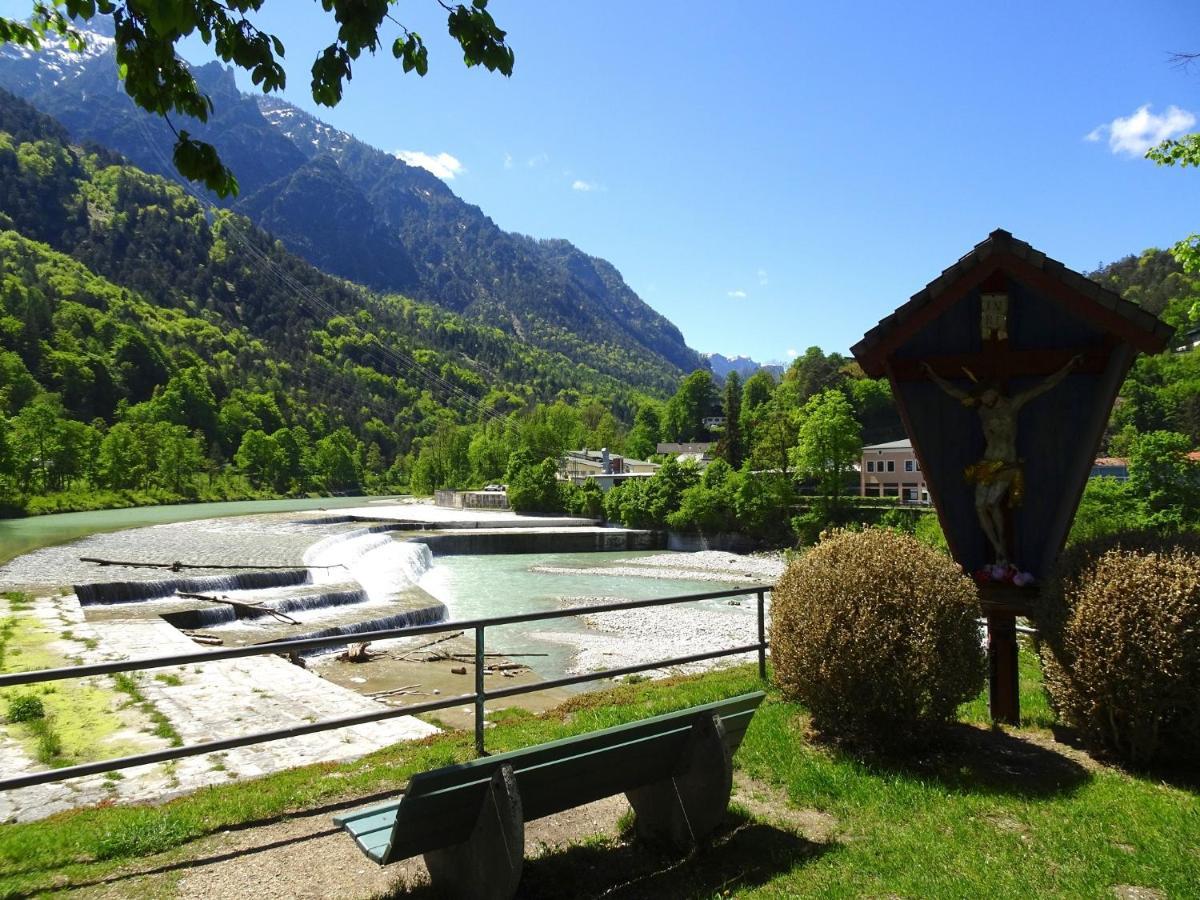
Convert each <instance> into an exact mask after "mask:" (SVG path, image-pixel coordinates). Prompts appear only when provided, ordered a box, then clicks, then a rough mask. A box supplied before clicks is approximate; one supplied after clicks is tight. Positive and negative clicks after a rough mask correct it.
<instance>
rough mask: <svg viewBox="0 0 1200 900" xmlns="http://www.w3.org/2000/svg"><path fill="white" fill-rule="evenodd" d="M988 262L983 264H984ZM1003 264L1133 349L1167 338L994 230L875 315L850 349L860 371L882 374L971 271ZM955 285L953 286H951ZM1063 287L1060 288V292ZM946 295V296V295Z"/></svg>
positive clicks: (1153, 348)
mask: <svg viewBox="0 0 1200 900" xmlns="http://www.w3.org/2000/svg"><path fill="white" fill-rule="evenodd" d="M985 263H986V264H989V265H985ZM1001 267H1002V268H1003V269H1005V270H1006V271H1008V272H1010V273H1011V274H1013V275H1014V276H1016V277H1017V278H1018V280H1021V281H1029V282H1033V285H1032V286H1034V287H1039V288H1041V289H1043V292H1046V291H1049V292H1055V293H1057V294H1058V299H1066V298H1065V297H1064V296H1063V295H1064V294H1070V295H1074V297H1075V298H1076V299H1082V300H1083V301H1084V302H1085V303H1086V305H1087V308H1088V309H1087V312H1088V315H1089V317H1090V318H1092V319H1094V321H1095V322H1096V324H1097V325H1098V326H1099V327H1101V328H1104V329H1105V330H1107V331H1110V332H1114V333H1115V334H1117V335H1118V336H1119V337H1121V338H1122V339H1123V340H1125V341H1128V342H1129V343H1130V344H1132V345H1133V346H1135V347H1137V349H1139V350H1142V351H1144V352H1147V353H1157V352H1158V351H1159V350H1161V349H1162V348H1163V347H1165V346H1166V343H1167V341H1169V340H1170V339H1171V336H1172V329H1171V328H1170V327H1169V326H1168V325H1165V324H1164V323H1162V322H1160V321H1159V320H1158V319H1157V318H1156V317H1154V316H1152V315H1150V313H1148V312H1146V311H1145V310H1144V309H1142V308H1141V307H1140V306H1138V305H1137V304H1136V303H1130V302H1129V301H1128V300H1125V299H1122V297H1121V296H1120V295H1119V294H1115V293H1113V292H1112V291H1110V290H1108V288H1105V287H1102V286H1101V285H1099V284H1097V283H1096V282H1094V281H1092V280H1090V279H1088V278H1085V277H1084V276H1083V275H1080V274H1079V273H1078V272H1075V271H1072V270H1071V269H1068V268H1067V267H1066V266H1065V265H1063V264H1062V263H1060V262H1059V261H1058V260H1055V259H1051V258H1050V257H1048V256H1047V255H1046V254H1045V253H1043V252H1042V251H1040V250H1035V249H1034V248H1033V247H1031V246H1030V245H1029V244H1027V243H1025V242H1024V241H1022V240H1018V239H1017V238H1015V237H1013V236H1012V235H1011V234H1009V233H1008V232H1007V231H1004V230H1003V229H1000V228H998V229H996V230H995V231H993V232H992V233H991V234H989V235H988V236H987V238H985V239H984V240H983V241H981V242H980V243H978V244H976V245H975V247H974V248H973V249H972V250H971V251H970V252H969V253H967V254H966V255H965V256H963V257H962V258H961V259H959V260H958V262H956V263H954V265H952V266H950V267H949V268H948V269H946V270H945V271H943V272H942V274H941V275H939V276H938V277H937V278H935V279H934V280H933V281H931V282H930V283H929V284H927V285H926V286H925V287H923V288H922V289H921V290H919V291H917V293H915V294H913V295H912V297H911V298H910V299H909V301H908V302H907V303H905V304H904V305H903V306H901V307H900V308H899V309H897V310H896V311H895V312H893V313H892V314H891V315H890V316H888V317H887V318H885V319H882V320H880V322H879V324H878V325H876V326H875V327H874V328H872V329H871V330H870V331H868V332H867V333H866V334H865V335H863V339H862V340H861V341H859V342H858V343H857V344H855V345H854V346H853V347H851V348H850V351H851V352H852V353H853V354H854V357H855V359H857V360H858V361H859V363H860V364H861V365H862V367H863V369H864V371H866V373H867V374H868V375H870V376H872V377H873V378H878V377H880V376H882V375H883V374H884V358H885V357H886V356H887V355H888V354H889V353H891V352H892V351H893V350H895V349H896V347H898V346H899V345H900V344H902V343H903V342H904V341H905V340H907V339H908V338H909V337H910V336H911V335H912V334H913V333H914V332H916V331H917V330H918V329H920V328H921V327H922V326H923V325H925V324H927V323H928V322H929V321H932V320H933V319H934V318H936V317H937V316H938V315H939V314H940V313H941V312H942V309H943V308H944V307H946V306H949V305H951V304H953V302H954V301H955V299H957V298H958V297H959V296H961V295H962V294H963V293H965V290H970V289H971V288H973V287H975V286H976V285H975V284H974V283H973V282H971V281H969V280H968V283H967V284H966V285H965V290H964V280H966V276H967V275H968V274H969V273H972V272H976V271H978V272H988V271H992V270H995V269H998V268H1001ZM954 288H957V290H952V289H954ZM1063 289H1066V290H1065V291H1064V290H1063ZM948 294H950V295H951V296H949V297H947V295H948Z"/></svg>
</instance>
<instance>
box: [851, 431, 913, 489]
mask: <svg viewBox="0 0 1200 900" xmlns="http://www.w3.org/2000/svg"><path fill="white" fill-rule="evenodd" d="M858 481H859V490H858V493H859V496H862V497H899V498H900V502H902V503H928V502H929V488H928V487H926V485H925V475H924V474H923V473H922V472H921V463H920V461H919V460H918V459H917V455H916V454H915V453H914V452H913V446H912V441H910V440H908V438H905V439H904V440H901V441H888V442H887V443H884V444H871V445H870V446H869V447H863V450H862V465H861V467H860V468H859V476H858Z"/></svg>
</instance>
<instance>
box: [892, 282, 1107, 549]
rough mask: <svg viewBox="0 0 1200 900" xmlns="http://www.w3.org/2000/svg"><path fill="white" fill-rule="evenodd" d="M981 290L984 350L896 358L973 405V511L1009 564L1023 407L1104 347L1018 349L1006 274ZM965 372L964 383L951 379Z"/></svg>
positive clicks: (1097, 362) (1088, 366)
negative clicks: (978, 438)
mask: <svg viewBox="0 0 1200 900" xmlns="http://www.w3.org/2000/svg"><path fill="white" fill-rule="evenodd" d="M989 281H990V283H988V282H985V283H984V285H983V287H982V290H981V292H980V316H979V329H980V340H981V344H982V347H981V351H980V352H979V353H975V354H956V355H953V356H938V357H927V358H926V359H923V360H920V361H910V360H900V359H897V360H893V361H892V368H893V374H894V375H895V377H896V378H897V379H898V380H904V381H912V380H918V379H928V380H930V381H932V382H933V383H934V384H935V385H937V387H938V388H939V389H940V390H941V391H942V392H943V393H945V394H946V395H947V396H950V397H953V398H954V399H955V400H958V401H959V402H960V403H961V404H962V405H963V406H966V407H969V408H972V409H975V410H977V411H978V414H979V423H980V426H981V427H982V430H983V437H984V451H983V455H982V457H981V458H980V459H979V460H978V461H976V462H973V463H971V464H970V465H968V466H967V467H966V469H965V470H964V471H963V478H964V479H965V480H966V481H967V483H969V484H971V485H974V489H975V514H976V517H977V519H978V521H979V527H980V529H981V530H982V531H983V533H984V536H985V537H986V538H987V541H988V545H989V546H990V548H991V551H992V555H993V561H994V564H995V565H996V566H999V567H1002V568H1005V569H1007V568H1009V567H1010V566H1013V565H1014V563H1015V562H1016V560H1014V558H1013V556H1014V553H1013V528H1012V513H1011V511H1012V509H1013V508H1014V507H1017V506H1020V504H1021V500H1022V498H1023V495H1024V491H1025V479H1024V471H1023V466H1022V461H1021V459H1020V457H1019V456H1018V454H1017V434H1018V423H1019V420H1020V413H1021V410H1022V408H1023V407H1025V406H1026V404H1028V403H1029V402H1030V401H1032V400H1034V399H1036V398H1037V397H1040V396H1041V395H1042V394H1045V393H1047V392H1048V391H1050V390H1052V389H1053V388H1054V387H1056V386H1057V385H1058V384H1059V383H1061V382H1062V380H1063V379H1064V378H1066V377H1067V375H1068V374H1070V373H1071V372H1072V371H1076V370H1078V371H1083V372H1095V371H1099V369H1100V368H1102V367H1103V363H1104V356H1105V354H1106V352H1107V347H1105V348H1090V349H1079V350H1071V349H1065V350H1016V349H1014V348H1012V346H1011V345H1010V342H1009V321H1008V313H1009V298H1008V294H1007V293H1005V292H1004V284H1003V279H1002V278H1000V279H989ZM1033 375H1042V376H1044V377H1043V378H1042V380H1041V381H1040V382H1038V383H1037V384H1035V385H1034V386H1033V387H1031V388H1028V389H1027V390H1024V391H1021V392H1019V393H1016V394H1009V393H1008V391H1007V382H1008V381H1009V380H1010V379H1012V378H1015V377H1022V376H1033ZM964 377H965V378H966V379H967V380H968V381H969V384H970V386H969V387H967V388H965V389H964V388H962V387H959V386H957V385H955V384H954V383H953V382H952V381H951V380H950V379H959V380H961V379H962V378H964Z"/></svg>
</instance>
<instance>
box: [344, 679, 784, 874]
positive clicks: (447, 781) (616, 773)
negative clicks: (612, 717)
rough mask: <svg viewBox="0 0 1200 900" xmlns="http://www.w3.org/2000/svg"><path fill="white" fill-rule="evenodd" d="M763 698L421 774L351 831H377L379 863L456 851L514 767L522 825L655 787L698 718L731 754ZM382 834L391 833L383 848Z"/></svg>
mask: <svg viewBox="0 0 1200 900" xmlns="http://www.w3.org/2000/svg"><path fill="white" fill-rule="evenodd" d="M764 696H765V695H764V694H763V693H762V692H761V691H757V692H755V693H752V694H743V695H741V696H739V697H732V698H730V699H728V700H719V701H717V702H715V703H707V704H704V705H703V706H693V707H690V708H688V709H683V710H679V711H678V712H673V713H667V714H666V715H661V716H655V717H653V718H650V719H643V720H641V721H638V722H631V723H629V724H626V725H617V726H615V727H613V728H606V729H604V730H602V731H593V732H589V733H587V734H581V735H577V736H575V737H569V738H563V739H562V740H558V741H551V742H549V743H546V744H538V745H535V746H533V747H526V748H524V749H522V750H515V751H512V752H509V753H500V754H497V755H495V756H487V757H483V758H481V759H476V760H472V761H470V762H466V763H461V764H458V765H452V766H445V767H443V768H441V769H434V770H432V771H430V772H424V773H422V774H420V775H416V776H414V777H413V779H412V780H411V781H410V782H409V785H408V789H407V790H406V791H405V792H404V798H403V800H402V801H401V802H400V805H399V809H398V810H397V809H396V805H395V804H394V803H393V804H390V805H388V806H385V807H377V808H376V809H375V810H364V811H362V813H361V814H358V815H356V816H355V818H356V819H358V821H356V823H355V827H354V831H355V833H356V835H362V834H363V833H364V832H369V831H370V829H371V826H372V825H377V826H378V829H379V832H380V833H378V834H377V835H376V836H375V837H374V838H370V840H372V841H373V843H374V847H375V851H374V852H372V853H370V855H371V856H372V857H373V858H377V859H379V861H380V862H382V863H387V862H391V861H393V860H397V859H406V858H408V857H410V856H416V855H418V854H421V853H426V852H428V851H430V850H434V849H439V848H441V847H448V846H453V845H455V844H458V843H460V842H462V841H464V840H466V839H467V837H469V836H470V833H471V830H472V828H473V827H474V825H475V821H476V818H477V817H478V814H479V810H480V808H481V806H482V803H483V798H484V795H485V792H486V791H487V788H488V785H489V783H490V782H491V779H492V776H493V775H494V774H495V773H496V771H497V770H498V769H499V768H500V767H501V766H504V765H509V766H512V768H513V772H514V774H515V776H516V781H517V786H518V789H519V791H520V794H521V805H522V810H523V814H524V818H525V820H526V821H531V820H533V819H538V818H541V817H542V816H548V815H551V814H553V813H556V812H561V811H562V810H565V809H571V808H573V807H576V806H581V805H582V804H584V803H590V802H592V801H594V800H599V799H601V798H604V797H610V796H612V795H613V794H619V793H623V792H625V791H628V790H631V789H633V788H636V787H641V786H643V785H646V784H651V783H654V782H656V781H661V780H663V779H665V778H668V777H670V776H671V774H672V772H673V769H674V767H675V765H676V764H677V762H678V760H679V756H680V753H681V752H682V749H683V746H684V743H685V741H686V740H687V737H688V734H689V733H690V731H691V728H692V725H693V723H694V722H695V721H696V720H697V718H699V717H701V716H711V715H713V714H717V715H719V716H720V717H721V723H722V725H723V726H724V730H725V742H726V746H728V748H729V752H730V754H731V755H732V754H733V753H734V752H735V751H736V750H737V748H738V746H739V745H740V744H741V742H742V737H743V736H744V735H745V733H746V727H747V726H748V725H749V723H750V719H751V717H752V716H753V715H754V711H755V709H757V707H758V705H759V703H761V702H762V699H763V697H764ZM359 815H361V816H362V817H364V818H361V819H360V818H359ZM376 820H377V821H376ZM389 826H390V828H389ZM383 829H388V830H389V831H390V834H388V835H387V837H388V840H387V844H386V846H385V845H384V842H383V839H384V834H383V833H382V832H383ZM362 843H363V841H362V840H361V839H360V844H362ZM364 849H366V848H365V847H364Z"/></svg>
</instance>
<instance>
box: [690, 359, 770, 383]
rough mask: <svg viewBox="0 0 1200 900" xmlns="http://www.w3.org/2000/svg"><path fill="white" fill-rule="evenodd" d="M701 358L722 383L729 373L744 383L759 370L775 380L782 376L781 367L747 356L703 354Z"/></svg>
mask: <svg viewBox="0 0 1200 900" xmlns="http://www.w3.org/2000/svg"><path fill="white" fill-rule="evenodd" d="M701 356H702V357H703V358H704V360H705V361H706V362H707V363H708V367H709V368H710V369H712V373H713V375H715V376H716V377H717V379H718V380H721V381H724V380H725V376H726V375H728V374H729V373H730V372H737V373H738V375H740V376H741V378H742V380H743V381H745V380H746V379H747V378H749V377H750V376H751V375H753V374H754V373H755V372H757V371H758V370H759V369H766V370H767V371H768V372H770V373H771V374H772V375H774V376H775V377H776V378H778V377H779V376H780V375H782V374H783V366H781V365H778V364H775V363H758V362H755V361H754V360H752V359H751V358H750V357H748V356H734V357H732V358H731V357H728V356H723V355H721V354H720V353H703V354H701Z"/></svg>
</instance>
